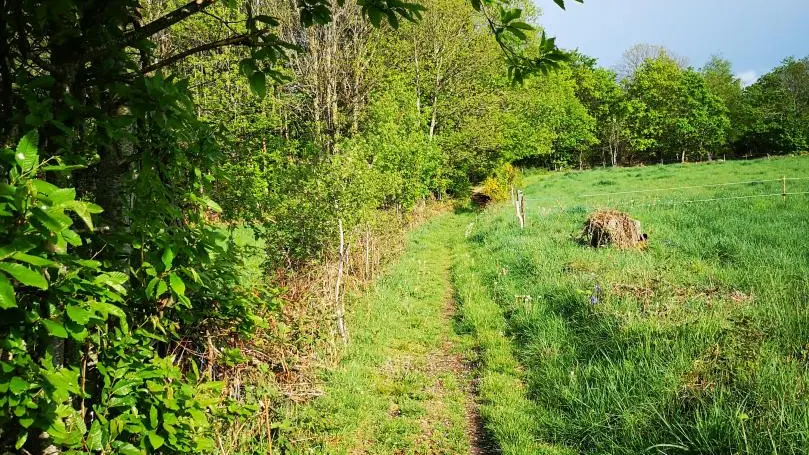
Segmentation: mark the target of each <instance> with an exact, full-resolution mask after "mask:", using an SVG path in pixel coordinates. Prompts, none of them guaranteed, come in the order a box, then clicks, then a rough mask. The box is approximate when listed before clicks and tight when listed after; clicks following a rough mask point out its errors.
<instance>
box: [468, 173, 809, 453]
mask: <svg viewBox="0 0 809 455" xmlns="http://www.w3.org/2000/svg"><path fill="white" fill-rule="evenodd" d="M782 176H787V177H792V178H796V179H797V178H801V177H807V176H809V159H806V158H788V159H777V160H760V161H737V162H727V163H713V164H700V165H675V166H654V167H647V168H630V169H606V170H596V171H587V172H570V173H566V174H549V175H532V176H530V177H529V178H528V179H527V184H526V199H528V201H527V206H528V209H527V227H526V229H525V230H523V231H520V230H519V229H518V228H516V227H515V223H516V220H515V217H514V214H513V208H510V207H507V208H503V209H500V210H492V211H489V212H487V213H486V214H485V215H483V216H481V217H480V218H479V219H478V220H477V222H476V224H475V229H474V231H473V232H472V233H471V235H470V236H469V243H470V246H471V250H472V252H473V253H472V255H473V257H474V258H475V262H474V265H475V270H476V272H477V273H478V274H479V275H480V276H481V280H482V281H483V283H484V284H485V286H486V287H488V288H489V289H490V290H491V293H492V295H493V296H494V299H495V301H496V302H497V303H498V304H499V306H500V307H501V308H502V310H503V312H504V314H506V315H507V326H508V333H509V335H510V336H511V337H512V338H513V340H514V352H515V353H516V356H517V359H518V361H519V362H520V363H521V364H522V365H523V367H524V372H525V373H524V380H525V383H526V386H527V394H528V397H529V399H530V401H531V402H532V403H533V406H534V409H533V412H532V417H533V418H532V419H531V420H532V425H531V426H530V427H529V428H525V429H524V430H525V431H526V432H530V434H531V435H532V437H533V438H535V439H536V440H539V441H543V442H545V443H548V444H551V445H553V446H555V447H558V448H561V449H571V451H572V453H627V454H629V453H640V452H642V451H646V450H651V451H653V452H655V451H657V452H661V453H686V452H688V453H805V452H806V450H807V447H809V400H808V398H809V397H807V385H809V384H807V380H809V375H807V366H808V365H809V324H808V323H809V308H807V304H809V302H807V299H809V284H807V277H809V237H808V236H807V235H806V233H807V232H808V231H809V203H808V202H807V201H808V200H809V198H807V197H806V196H805V195H792V196H789V197H787V199H786V201H782V198H781V197H761V198H748V199H723V200H717V201H703V202H691V203H675V202H676V201H695V200H704V199H714V198H729V197H740V196H749V195H754V194H766V193H780V192H781V189H782V188H781V185H782V182H777V181H776V182H768V183H749V184H745V185H730V186H714V187H709V188H688V189H680V190H669V191H660V192H658V191H649V192H643V193H641V192H639V191H645V190H651V189H658V188H670V187H684V186H696V185H711V184H713V185H717V184H721V183H725V182H739V181H752V180H759V181H760V180H771V179H772V180H775V179H779V178H781V177H782ZM787 185H788V188H787V192H795V193H799V192H805V191H807V190H809V180H803V181H802V180H788V181H787ZM630 191H633V192H635V193H625V194H620V195H611V196H598V197H580V195H585V194H596V193H616V192H630ZM633 200H634V202H632V201H633ZM594 207H619V208H621V209H623V210H626V211H628V212H629V213H630V214H631V215H632V216H633V217H635V218H637V219H639V220H640V221H641V222H642V223H643V226H644V229H645V231H646V232H648V233H649V243H648V249H646V250H645V251H638V250H629V251H618V250H614V249H598V250H596V249H592V248H589V247H584V246H581V245H580V244H578V243H576V242H575V241H574V240H573V237H574V235H575V234H576V233H577V232H578V231H579V230H580V229H581V225H582V223H583V221H584V220H585V218H586V216H587V213H588V212H589V211H590V210H591V209H592V208H594ZM506 424H507V422H494V421H492V422H489V425H490V426H492V427H493V428H496V427H498V426H499V425H506Z"/></svg>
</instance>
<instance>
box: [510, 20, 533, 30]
mask: <svg viewBox="0 0 809 455" xmlns="http://www.w3.org/2000/svg"><path fill="white" fill-rule="evenodd" d="M508 26H509V27H513V28H519V29H522V30H533V29H534V27H532V26H531V25H529V24H526V23H525V22H522V21H513V22H511V23H509V24H508Z"/></svg>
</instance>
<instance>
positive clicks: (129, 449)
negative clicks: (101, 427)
mask: <svg viewBox="0 0 809 455" xmlns="http://www.w3.org/2000/svg"><path fill="white" fill-rule="evenodd" d="M118 453H120V454H121V455H143V452H141V451H140V449H138V448H137V447H135V446H133V445H132V444H130V443H126V444H124V445H122V446H121V447H118Z"/></svg>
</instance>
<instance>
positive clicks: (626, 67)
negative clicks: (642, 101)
mask: <svg viewBox="0 0 809 455" xmlns="http://www.w3.org/2000/svg"><path fill="white" fill-rule="evenodd" d="M663 56H666V57H668V58H670V59H671V60H672V61H674V62H675V63H677V65H678V66H680V68H685V67H687V66H688V59H687V58H686V57H683V56H681V55H677V54H676V53H674V52H673V51H671V50H670V49H668V48H666V47H665V46H659V45H656V44H647V43H640V44H636V45H634V46H632V47H630V48H629V49H627V50H626V51H624V54H623V58H622V60H621V62H620V63H619V64H618V65H616V67H615V73H616V74H617V75H618V79H620V80H622V79H626V78H628V77H631V76H632V75H633V74H634V73H635V71H637V70H638V68H640V67H641V66H642V65H643V64H644V63H645V62H646V61H647V60H652V59H656V58H659V57H663Z"/></svg>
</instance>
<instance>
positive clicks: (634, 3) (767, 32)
mask: <svg viewBox="0 0 809 455" xmlns="http://www.w3.org/2000/svg"><path fill="white" fill-rule="evenodd" d="M536 1H537V2H538V5H539V7H540V8H541V9H542V11H543V15H542V17H540V19H539V22H540V24H541V25H542V26H543V27H544V28H545V29H546V30H547V31H548V34H550V35H554V36H556V37H557V44H558V45H559V46H560V47H564V48H569V49H571V48H579V50H580V51H582V52H583V53H585V54H587V55H590V56H593V57H596V58H598V61H599V64H601V65H602V66H606V67H613V66H615V65H616V64H617V63H618V62H619V61H620V60H621V54H622V53H623V52H624V51H625V50H626V49H628V48H630V47H632V46H633V45H635V44H637V43H649V44H659V45H663V46H666V47H667V48H669V49H671V50H672V51H674V52H675V53H677V54H678V55H682V56H684V57H686V58H688V61H689V63H690V65H692V66H694V67H700V66H702V65H703V64H704V63H705V62H707V61H708V60H709V59H710V57H711V55H713V54H719V55H722V56H723V57H725V58H727V59H728V60H730V61H731V62H733V68H734V71H735V72H736V74H737V75H738V76H739V77H741V78H742V80H743V81H744V82H745V83H747V84H749V83H752V81H754V80H755V79H756V77H758V76H761V75H762V74H764V73H766V72H767V71H769V70H770V69H772V68H773V67H775V66H777V65H778V64H779V63H780V62H781V60H783V59H784V58H785V57H788V56H791V55H792V56H795V57H805V56H807V55H809V27H807V24H809V22H808V21H809V0H584V4H579V3H576V2H574V1H573V0H566V2H565V3H566V4H567V10H566V11H563V10H562V9H561V8H558V7H557V6H556V5H555V4H554V3H553V2H552V1H551V0H536Z"/></svg>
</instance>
